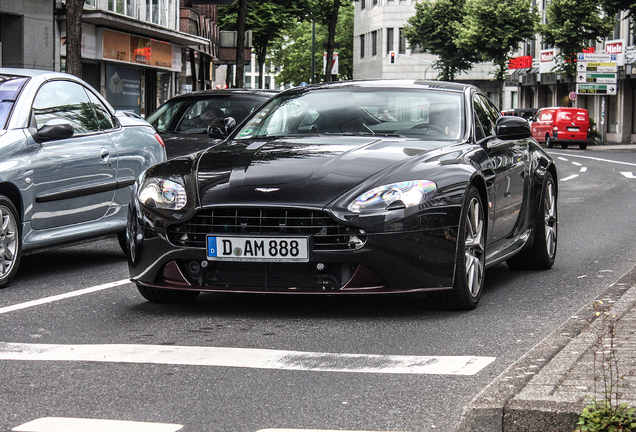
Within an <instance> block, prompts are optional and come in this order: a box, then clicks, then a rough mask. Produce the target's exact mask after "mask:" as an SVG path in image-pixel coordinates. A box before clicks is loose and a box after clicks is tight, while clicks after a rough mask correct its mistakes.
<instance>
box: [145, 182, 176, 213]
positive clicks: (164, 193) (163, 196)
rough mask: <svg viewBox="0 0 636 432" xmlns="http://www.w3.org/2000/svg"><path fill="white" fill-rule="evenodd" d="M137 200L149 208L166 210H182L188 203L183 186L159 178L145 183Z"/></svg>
mask: <svg viewBox="0 0 636 432" xmlns="http://www.w3.org/2000/svg"><path fill="white" fill-rule="evenodd" d="M137 198H138V199H139V201H140V202H141V203H142V204H145V205H147V206H149V207H155V208H159V209H166V210H181V209H182V208H183V207H185V205H186V203H187V202H188V196H187V194H186V190H185V188H184V187H183V186H182V185H180V184H179V183H177V182H173V181H171V180H164V179H157V178H151V179H148V180H146V181H144V182H143V184H142V187H141V188H140V189H139V193H138V194H137Z"/></svg>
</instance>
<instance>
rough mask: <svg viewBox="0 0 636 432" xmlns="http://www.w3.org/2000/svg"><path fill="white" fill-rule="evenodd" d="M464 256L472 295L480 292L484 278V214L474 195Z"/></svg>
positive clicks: (468, 215)
mask: <svg viewBox="0 0 636 432" xmlns="http://www.w3.org/2000/svg"><path fill="white" fill-rule="evenodd" d="M465 231H466V241H465V243H464V257H465V267H464V268H465V270H466V283H467V287H468V289H469V290H470V293H471V295H472V296H476V295H478V294H479V292H480V290H481V287H482V282H483V278H484V243H485V236H484V214H483V211H482V208H481V203H480V202H479V199H477V198H476V197H473V198H472V199H471V200H470V203H469V204H468V212H467V215H466V230H465Z"/></svg>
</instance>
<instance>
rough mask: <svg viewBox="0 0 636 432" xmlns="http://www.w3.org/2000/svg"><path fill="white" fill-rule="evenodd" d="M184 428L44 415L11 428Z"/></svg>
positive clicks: (171, 431) (148, 431) (22, 431)
mask: <svg viewBox="0 0 636 432" xmlns="http://www.w3.org/2000/svg"><path fill="white" fill-rule="evenodd" d="M182 428H183V426H182V425H178V424H169V423H145V422H137V421H123V420H102V419H86V418H71V417H43V418H39V419H36V420H33V421H30V422H28V423H24V424H22V425H20V426H16V427H14V428H13V429H11V430H12V431H16V432H87V431H90V432H114V431H117V432H176V431H178V430H179V429H182Z"/></svg>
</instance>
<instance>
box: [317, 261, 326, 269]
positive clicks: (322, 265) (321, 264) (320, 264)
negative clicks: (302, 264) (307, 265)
mask: <svg viewBox="0 0 636 432" xmlns="http://www.w3.org/2000/svg"><path fill="white" fill-rule="evenodd" d="M316 269H318V271H323V270H324V269H325V265H324V264H323V263H318V264H317V265H316Z"/></svg>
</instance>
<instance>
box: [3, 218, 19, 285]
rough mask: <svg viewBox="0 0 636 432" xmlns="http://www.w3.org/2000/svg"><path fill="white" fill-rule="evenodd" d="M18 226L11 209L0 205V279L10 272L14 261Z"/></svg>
mask: <svg viewBox="0 0 636 432" xmlns="http://www.w3.org/2000/svg"><path fill="white" fill-rule="evenodd" d="M17 248H18V226H17V223H16V220H15V218H14V216H13V213H12V212H11V210H9V208H8V207H6V206H4V205H0V256H1V257H2V260H1V261H0V279H2V278H5V277H6V276H7V275H9V274H10V273H11V270H13V267H14V266H15V263H16V257H17V254H16V252H17Z"/></svg>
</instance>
